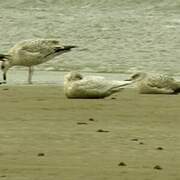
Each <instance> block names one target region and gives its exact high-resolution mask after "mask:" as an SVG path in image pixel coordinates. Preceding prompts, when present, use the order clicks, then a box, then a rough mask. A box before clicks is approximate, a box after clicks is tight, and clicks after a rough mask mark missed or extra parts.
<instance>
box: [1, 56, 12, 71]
mask: <svg viewBox="0 0 180 180" xmlns="http://www.w3.org/2000/svg"><path fill="white" fill-rule="evenodd" d="M9 58H10V56H9V55H4V54H0V62H1V70H2V71H4V72H5V71H7V70H8V69H9V68H10V67H11V65H10V61H9Z"/></svg>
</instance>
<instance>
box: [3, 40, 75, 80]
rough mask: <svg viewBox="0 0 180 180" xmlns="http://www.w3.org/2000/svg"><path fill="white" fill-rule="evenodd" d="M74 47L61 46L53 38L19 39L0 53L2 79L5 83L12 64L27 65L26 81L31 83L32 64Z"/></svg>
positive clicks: (45, 60)
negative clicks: (4, 51) (7, 50)
mask: <svg viewBox="0 0 180 180" xmlns="http://www.w3.org/2000/svg"><path fill="white" fill-rule="evenodd" d="M75 47H76V46H72V45H71V46H63V45H61V44H60V42H59V41H58V40H53V39H35V40H24V41H20V42H18V43H17V44H15V46H14V47H12V48H11V49H10V50H9V52H8V54H0V61H2V64H1V69H2V71H3V80H4V82H5V83H6V79H7V78H6V73H7V71H8V69H9V68H11V67H12V66H27V67H28V68H29V75H28V82H29V83H32V81H31V79H32V72H33V66H35V65H38V64H41V63H44V62H47V61H49V60H51V59H53V58H54V57H55V56H58V55H60V54H63V53H65V52H68V51H70V50H71V49H72V48H75Z"/></svg>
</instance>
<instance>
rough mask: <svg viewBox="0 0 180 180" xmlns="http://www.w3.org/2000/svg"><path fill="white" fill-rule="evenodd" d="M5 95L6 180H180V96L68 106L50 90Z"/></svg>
mask: <svg viewBox="0 0 180 180" xmlns="http://www.w3.org/2000/svg"><path fill="white" fill-rule="evenodd" d="M0 93H1V96H0V137H1V138H0V145H1V150H0V160H1V163H0V178H1V179H12V180H20V179H22V180H32V179H34V180H35V179H37V180H41V179H42V180H51V179H52V180H56V179H57V180H59V179H62V180H80V179H84V180H119V179H122V180H125V179H127V180H131V179H133V180H134V179H137V180H141V179H143V180H152V179H153V180H155V179H158V180H161V179H162V180H175V179H177V180H178V179H179V178H180V172H179V167H180V134H179V127H180V121H179V115H180V112H179V106H180V96H179V95H140V94H138V93H137V92H136V90H135V89H126V90H123V91H122V92H120V93H118V94H115V95H113V96H111V97H108V98H106V99H84V100H83V99H67V98H66V97H65V96H64V94H63V90H62V87H60V86H45V85H43V86H34V85H29V86H28V85H27V86H4V85H3V86H1V87H0Z"/></svg>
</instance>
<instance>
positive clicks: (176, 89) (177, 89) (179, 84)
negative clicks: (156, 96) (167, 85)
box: [174, 82, 180, 94]
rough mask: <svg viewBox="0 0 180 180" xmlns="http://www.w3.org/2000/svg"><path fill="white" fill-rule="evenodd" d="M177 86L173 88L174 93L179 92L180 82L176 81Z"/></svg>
mask: <svg viewBox="0 0 180 180" xmlns="http://www.w3.org/2000/svg"><path fill="white" fill-rule="evenodd" d="M176 84H177V87H176V88H175V89H174V94H179V93H180V82H177V83H176Z"/></svg>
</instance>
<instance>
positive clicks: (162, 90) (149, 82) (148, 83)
mask: <svg viewBox="0 0 180 180" xmlns="http://www.w3.org/2000/svg"><path fill="white" fill-rule="evenodd" d="M129 80H130V81H134V82H135V83H136V84H137V87H138V90H139V92H140V93H142V94H177V93H179V92H180V83H179V82H176V81H175V80H174V78H172V77H169V76H166V75H161V74H147V73H144V72H139V73H135V74H134V75H132V76H131V77H130V79H129Z"/></svg>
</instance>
